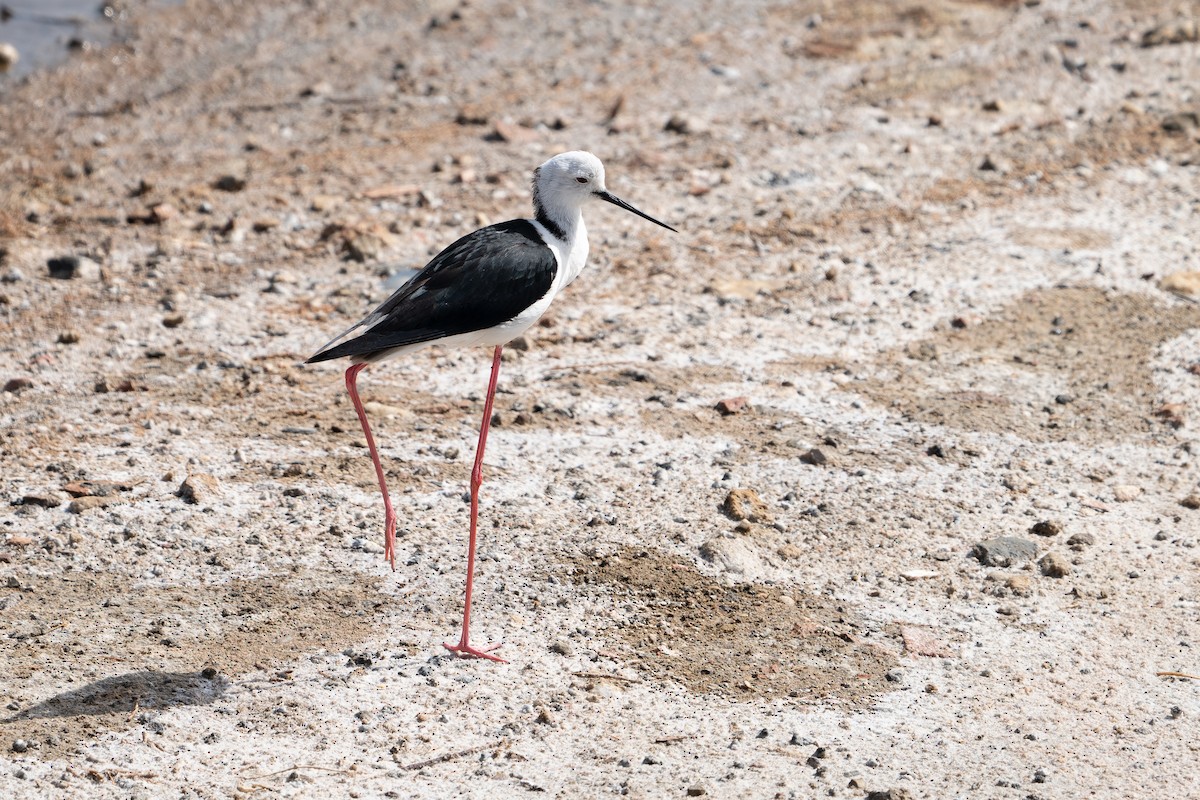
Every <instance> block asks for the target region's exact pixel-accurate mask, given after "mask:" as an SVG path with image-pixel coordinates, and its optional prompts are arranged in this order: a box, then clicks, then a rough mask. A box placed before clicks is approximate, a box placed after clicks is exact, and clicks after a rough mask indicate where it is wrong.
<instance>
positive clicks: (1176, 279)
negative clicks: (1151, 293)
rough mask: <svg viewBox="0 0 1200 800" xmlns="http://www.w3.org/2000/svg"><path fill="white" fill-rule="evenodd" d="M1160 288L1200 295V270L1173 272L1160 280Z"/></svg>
mask: <svg viewBox="0 0 1200 800" xmlns="http://www.w3.org/2000/svg"><path fill="white" fill-rule="evenodd" d="M1158 288H1160V289H1162V290H1163V291H1164V292H1174V293H1175V294H1185V295H1190V296H1192V297H1195V296H1198V295H1200V270H1195V271H1189V272H1172V273H1171V274H1170V275H1167V276H1166V277H1164V278H1163V279H1162V280H1161V281H1159V282H1158Z"/></svg>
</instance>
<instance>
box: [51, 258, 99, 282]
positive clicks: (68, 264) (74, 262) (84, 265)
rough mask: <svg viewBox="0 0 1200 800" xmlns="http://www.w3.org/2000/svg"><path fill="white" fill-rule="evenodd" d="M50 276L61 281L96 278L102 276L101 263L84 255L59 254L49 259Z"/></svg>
mask: <svg viewBox="0 0 1200 800" xmlns="http://www.w3.org/2000/svg"><path fill="white" fill-rule="evenodd" d="M46 266H47V268H49V270H50V277H51V278H56V279H58V280H61V281H69V280H75V279H81V280H95V279H96V278H99V277H100V265H99V264H97V263H96V262H95V261H92V260H91V259H90V258H86V257H84V256H59V257H57V258H51V259H47V261H46Z"/></svg>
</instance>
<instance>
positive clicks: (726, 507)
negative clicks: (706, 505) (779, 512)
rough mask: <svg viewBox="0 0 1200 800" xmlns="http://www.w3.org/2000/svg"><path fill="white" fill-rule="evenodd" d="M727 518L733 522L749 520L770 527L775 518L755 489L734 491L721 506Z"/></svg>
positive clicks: (726, 496) (731, 491)
mask: <svg viewBox="0 0 1200 800" xmlns="http://www.w3.org/2000/svg"><path fill="white" fill-rule="evenodd" d="M721 510H722V511H724V512H725V516H727V517H729V518H730V519H732V520H738V521H741V520H749V521H750V522H758V523H761V524H763V525H770V524H771V523H772V522H773V521H774V518H773V517H772V515H771V509H770V508H769V507H768V506H767V504H766V502H765V501H764V500H763V499H762V498H761V497H759V496H758V492H756V491H754V490H753V489H732V490H730V492H729V494H727V495H725V502H724V503H722V504H721Z"/></svg>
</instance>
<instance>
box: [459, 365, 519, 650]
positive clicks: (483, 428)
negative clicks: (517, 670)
mask: <svg viewBox="0 0 1200 800" xmlns="http://www.w3.org/2000/svg"><path fill="white" fill-rule="evenodd" d="M502 349H503V348H501V347H497V348H496V352H495V354H494V355H493V356H492V377H491V380H490V381H488V392H487V400H485V401H484V402H483V423H482V424H481V425H480V426H479V445H478V446H477V447H476V448H475V466H474V468H472V470H471V536H470V540H469V543H468V545H467V599H466V601H465V606H464V608H463V625H462V638H461V639H459V640H458V644H456V645H454V644H446V649H447V650H449V651H450V652H451V653H456V654H458V655H460V656H463V657H475V658H490V659H491V660H492V661H499V662H500V663H501V664H507V663H508V662H507V661H505V660H504V659H503V658H500V657H499V656H494V655H492V654H491V651H492V650H495V649H496V648H498V647H500V645H502V644H504V643H503V642H500V643H498V644H486V645H483V646H482V647H472V646H471V645H470V644H469V643H468V641H467V640H468V638H469V637H470V629H471V588H472V582H473V580H474V577H475V530H476V526H477V521H478V519H479V486H480V484H482V483H483V448H484V447H486V446H487V435H488V428H489V427H491V424H492V401H493V400H494V399H495V397H496V379H497V378H498V377H499V376H500V351H501V350H502Z"/></svg>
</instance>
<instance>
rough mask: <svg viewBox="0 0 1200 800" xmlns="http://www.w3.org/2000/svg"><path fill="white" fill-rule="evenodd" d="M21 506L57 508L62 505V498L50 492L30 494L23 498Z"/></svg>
mask: <svg viewBox="0 0 1200 800" xmlns="http://www.w3.org/2000/svg"><path fill="white" fill-rule="evenodd" d="M21 505H25V506H41V507H42V508H57V507H58V506H60V505H62V498H61V497H59V496H58V495H57V494H52V493H50V492H30V493H29V494H27V495H25V496H24V497H22V498H21Z"/></svg>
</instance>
